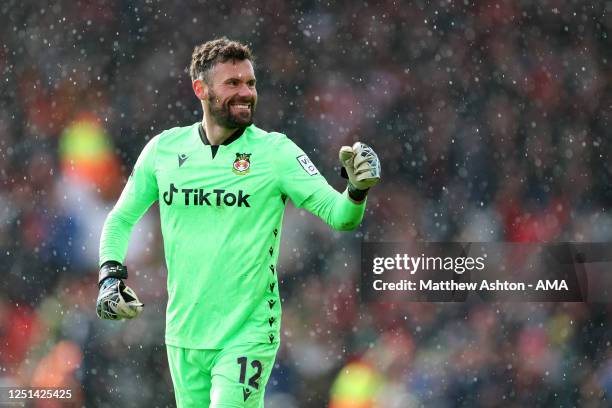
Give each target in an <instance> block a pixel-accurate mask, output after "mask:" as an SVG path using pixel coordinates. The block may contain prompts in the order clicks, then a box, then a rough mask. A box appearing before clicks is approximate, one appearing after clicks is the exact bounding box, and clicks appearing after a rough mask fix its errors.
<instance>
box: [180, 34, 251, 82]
mask: <svg viewBox="0 0 612 408" xmlns="http://www.w3.org/2000/svg"><path fill="white" fill-rule="evenodd" d="M229 60H232V61H236V60H238V61H244V60H249V61H251V63H252V64H254V57H253V53H252V52H251V49H250V48H249V47H248V46H247V45H245V44H242V43H240V42H238V41H231V40H229V39H228V38H227V37H221V38H217V39H214V40H211V41H207V42H205V43H204V44H200V45H198V46H196V47H195V48H194V49H193V53H192V54H191V65H190V66H189V75H191V80H192V81H195V80H196V79H203V80H204V81H205V82H208V81H209V79H210V73H211V71H212V68H213V67H214V66H215V65H216V64H217V63H223V62H227V61H229Z"/></svg>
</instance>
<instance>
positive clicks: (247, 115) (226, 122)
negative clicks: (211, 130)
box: [208, 89, 256, 129]
mask: <svg viewBox="0 0 612 408" xmlns="http://www.w3.org/2000/svg"><path fill="white" fill-rule="evenodd" d="M230 103H248V104H250V105H251V109H250V110H249V111H245V112H240V113H237V114H234V113H232V109H231V107H230ZM255 105H256V101H255V99H249V100H240V99H239V98H232V99H230V100H228V101H227V102H226V103H223V102H222V101H220V100H219V99H218V98H217V94H215V93H214V92H213V90H212V89H210V90H209V92H208V110H209V112H210V115H211V116H212V117H213V119H214V120H215V122H217V124H218V125H219V126H222V127H224V128H227V129H236V128H245V127H247V126H250V125H252V124H253V116H254V115H255Z"/></svg>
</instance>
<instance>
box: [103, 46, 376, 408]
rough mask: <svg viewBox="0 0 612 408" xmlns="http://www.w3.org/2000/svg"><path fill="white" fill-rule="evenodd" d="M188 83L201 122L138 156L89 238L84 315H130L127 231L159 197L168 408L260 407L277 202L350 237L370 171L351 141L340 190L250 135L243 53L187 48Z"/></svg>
mask: <svg viewBox="0 0 612 408" xmlns="http://www.w3.org/2000/svg"><path fill="white" fill-rule="evenodd" d="M190 74H191V79H192V86H193V90H194V92H195V94H196V96H197V97H198V99H200V101H201V103H202V108H203V111H204V114H203V120H202V122H201V123H195V124H193V125H191V126H186V127H179V128H173V129H170V130H167V131H165V132H162V133H161V134H159V135H158V136H156V137H154V138H153V139H152V140H151V141H150V142H149V143H148V144H147V145H146V146H145V148H144V149H143V151H142V153H141V155H140V157H139V158H138V160H137V162H136V165H135V166H134V171H133V172H132V175H131V176H130V178H129V180H128V183H127V185H126V186H125V189H124V190H123V193H122V194H121V197H120V198H119V201H118V202H117V204H116V205H115V207H114V208H113V210H112V211H111V213H110V214H109V215H108V218H107V220H106V222H105V224H104V229H103V231H102V237H101V240H100V241H101V242H100V265H101V267H100V277H99V286H100V294H99V297H98V303H97V313H98V315H99V316H100V317H101V318H103V319H123V318H127V319H129V318H133V317H135V316H137V315H139V314H140V313H141V311H142V308H143V305H142V303H140V302H139V301H138V298H137V297H136V295H135V294H134V292H133V291H132V290H131V289H130V288H129V287H127V286H125V284H124V283H123V279H126V278H127V270H126V268H125V267H124V266H123V265H122V261H123V259H124V258H125V254H126V249H127V243H128V238H129V236H130V232H131V229H132V227H133V226H134V224H135V223H136V222H137V221H138V219H140V217H141V216H142V215H143V214H144V212H145V211H146V210H147V209H148V208H149V206H150V205H151V204H152V203H153V202H154V201H156V200H159V204H160V205H159V209H160V218H161V228H162V234H163V237H164V249H165V255H166V263H167V266H168V307H167V315H166V345H167V353H168V362H169V366H170V371H171V375H172V381H173V383H174V390H175V394H176V401H177V405H178V406H179V407H208V406H210V407H214V408H224V407H227V408H229V407H262V406H263V394H264V388H265V386H266V383H267V381H268V378H269V376H270V372H271V370H272V366H273V364H274V358H275V356H276V351H277V349H278V345H279V336H280V334H279V333H280V316H281V308H280V297H279V292H278V280H277V276H276V261H277V259H278V251H279V247H280V228H281V224H282V216H283V211H284V209H285V205H286V202H287V199H291V201H293V203H294V204H295V206H297V207H303V208H306V209H307V210H308V211H310V212H311V213H313V214H315V215H317V216H319V217H320V218H321V219H323V220H324V221H325V222H326V223H327V224H329V225H330V226H331V227H333V228H335V229H338V230H352V229H354V228H356V227H357V226H358V225H359V224H360V222H361V219H362V217H363V213H364V209H365V198H366V194H367V191H368V189H369V188H370V187H371V186H373V185H374V184H376V183H377V182H378V180H379V178H380V165H379V161H378V158H377V156H376V154H375V153H374V152H373V151H372V149H371V148H369V147H368V146H366V145H364V144H361V143H355V144H354V145H353V146H352V147H348V146H344V147H342V148H341V149H340V160H341V163H342V165H343V166H344V169H345V171H346V175H347V177H348V179H349V182H348V187H347V190H346V191H345V192H344V193H342V194H341V193H338V192H337V191H336V190H334V189H333V188H332V187H330V186H329V184H327V182H326V181H325V178H323V176H321V175H320V174H319V172H318V171H317V169H316V167H315V166H314V165H313V163H312V162H311V161H310V160H309V158H308V157H307V156H306V155H305V154H304V152H303V151H302V150H301V149H300V148H298V147H297V146H296V145H295V144H294V143H293V142H292V141H291V140H289V139H288V138H287V137H286V136H285V135H283V134H280V133H274V132H266V131H264V130H261V129H259V128H257V127H256V126H254V125H253V115H254V113H255V108H256V106H257V91H256V86H255V85H256V82H255V74H254V69H253V57H252V55H251V51H250V50H249V48H248V47H247V46H245V45H243V44H240V43H238V42H235V41H230V40H228V39H227V38H221V39H217V40H214V41H209V42H207V43H205V44H202V45H200V46H198V47H196V48H195V50H194V52H193V55H192V60H191V67H190Z"/></svg>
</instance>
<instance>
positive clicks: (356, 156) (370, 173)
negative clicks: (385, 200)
mask: <svg viewBox="0 0 612 408" xmlns="http://www.w3.org/2000/svg"><path fill="white" fill-rule="evenodd" d="M339 157H340V163H341V164H342V166H344V168H345V170H346V174H347V176H348V179H349V183H350V184H352V186H353V187H354V188H356V189H357V190H367V189H369V188H370V187H372V186H374V185H375V184H376V183H378V181H379V180H380V161H379V160H378V156H377V155H376V153H374V150H372V148H371V147H370V146H368V145H366V144H364V143H361V142H356V143H355V144H354V145H353V147H350V146H342V147H341V148H340V153H339Z"/></svg>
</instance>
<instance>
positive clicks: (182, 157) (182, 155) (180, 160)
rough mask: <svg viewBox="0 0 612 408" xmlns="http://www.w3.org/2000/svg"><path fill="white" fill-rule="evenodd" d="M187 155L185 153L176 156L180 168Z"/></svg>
mask: <svg viewBox="0 0 612 408" xmlns="http://www.w3.org/2000/svg"><path fill="white" fill-rule="evenodd" d="M187 158H188V157H187V155H186V154H185V153H181V154H179V155H178V162H179V167H181V166H182V165H183V163H185V161H186V160H187Z"/></svg>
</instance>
